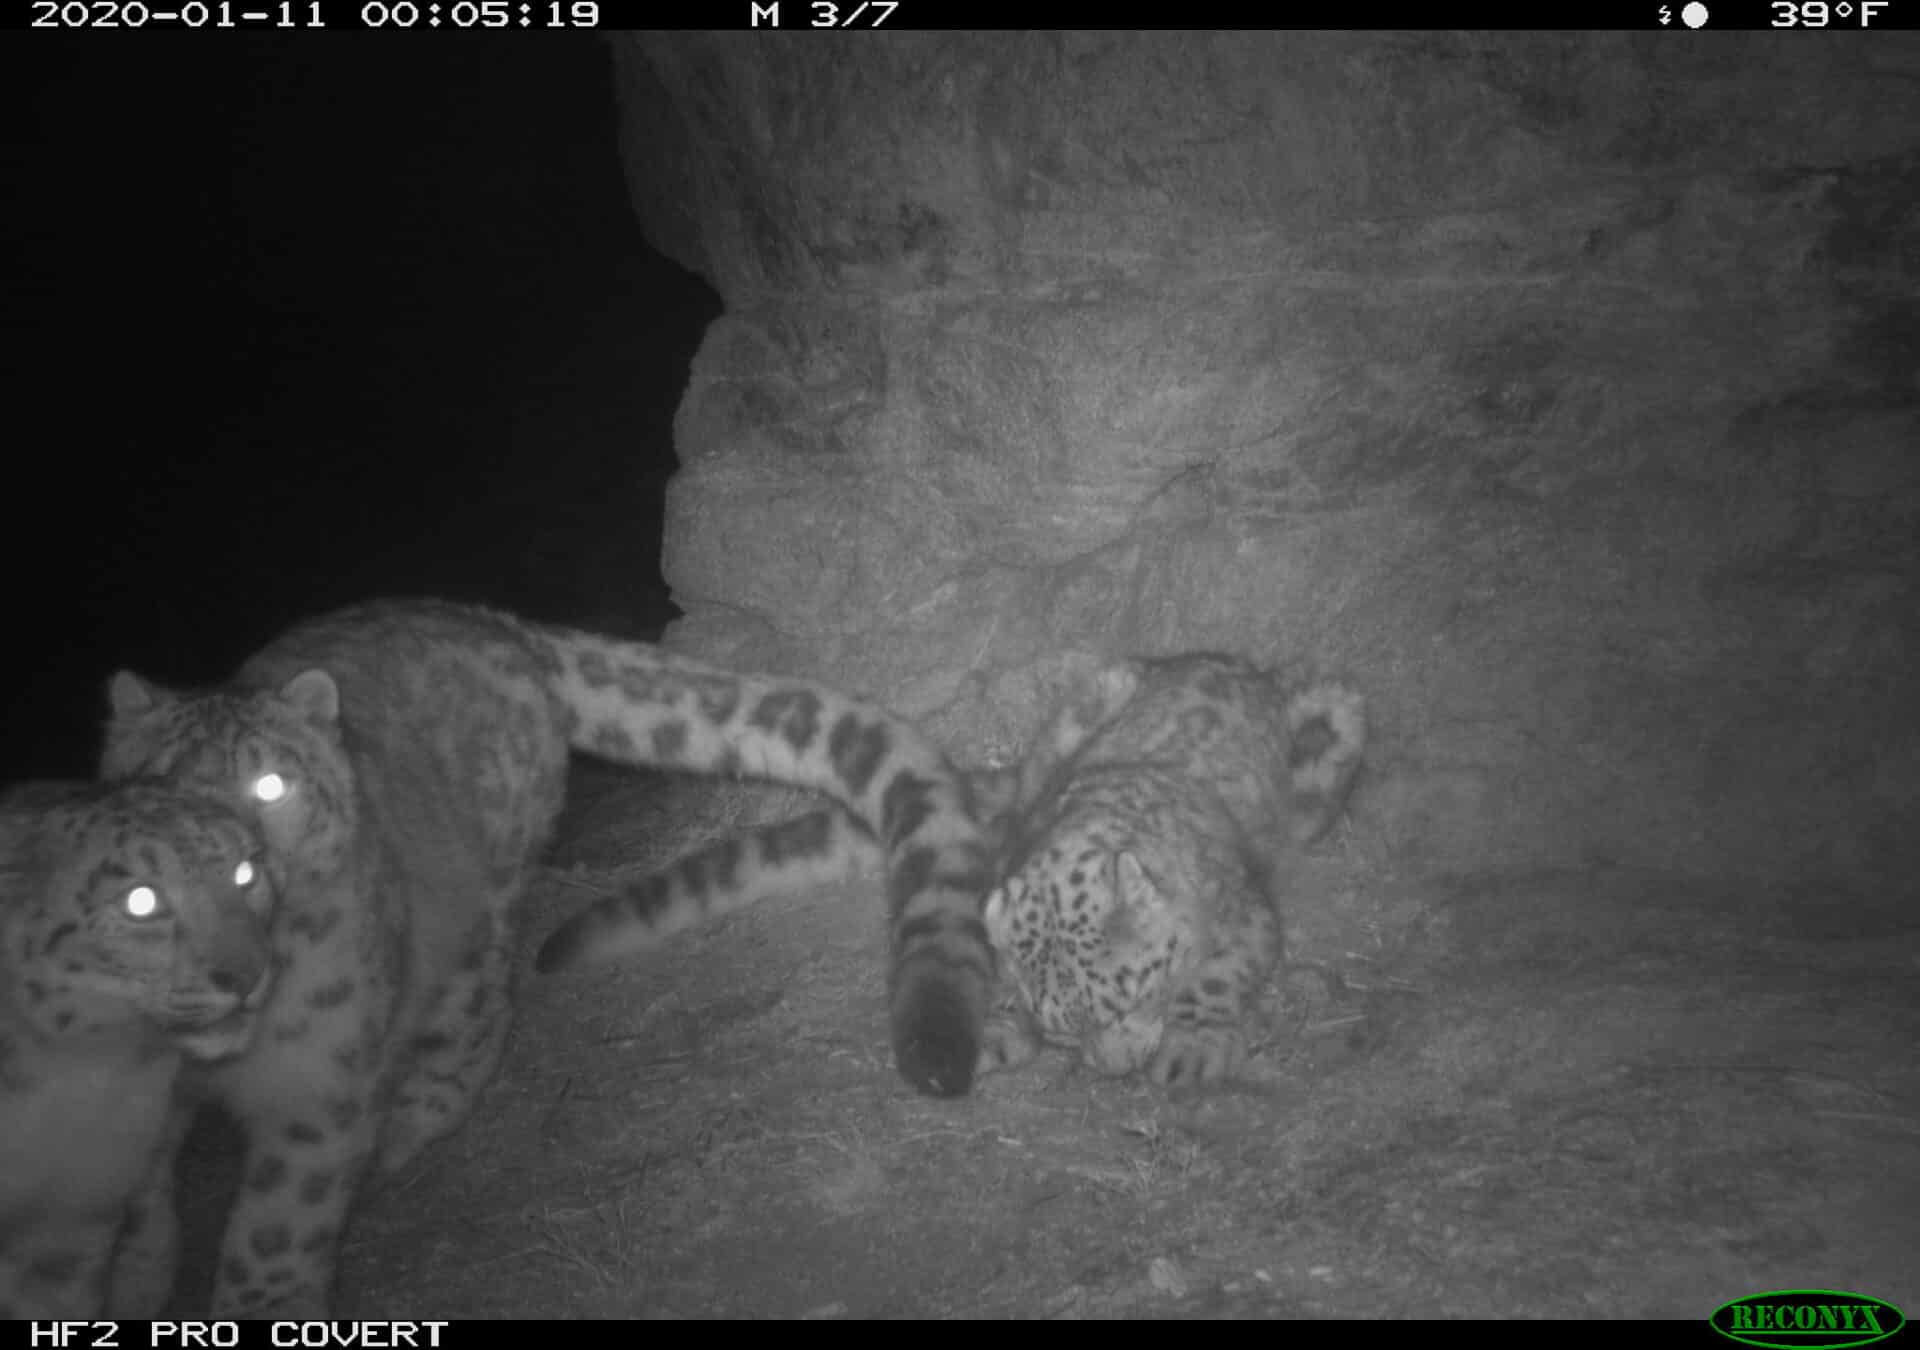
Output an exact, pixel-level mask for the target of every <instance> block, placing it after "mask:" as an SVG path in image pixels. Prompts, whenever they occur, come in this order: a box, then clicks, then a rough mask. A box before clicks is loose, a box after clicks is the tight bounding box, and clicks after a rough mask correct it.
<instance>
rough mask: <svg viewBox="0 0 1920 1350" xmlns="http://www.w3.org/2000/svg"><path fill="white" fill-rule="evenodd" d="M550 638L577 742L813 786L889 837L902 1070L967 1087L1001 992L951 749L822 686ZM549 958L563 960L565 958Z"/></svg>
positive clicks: (973, 822) (980, 858)
mask: <svg viewBox="0 0 1920 1350" xmlns="http://www.w3.org/2000/svg"><path fill="white" fill-rule="evenodd" d="M540 631H541V632H542V633H543V635H544V636H545V637H546V638H547V639H548V642H549V646H550V649H551V651H552V654H553V658H554V666H555V668H554V670H553V674H552V679H553V688H554V691H555V693H556V695H557V696H558V697H559V698H560V699H561V700H562V701H563V702H564V704H565V705H566V707H567V708H568V709H569V710H570V711H571V712H572V714H573V717H574V725H573V728H572V731H571V734H570V739H571V742H572V744H573V746H574V748H576V749H578V750H581V751H584V752H586V753H589V754H594V755H598V756H601V757H603V758H607V759H612V760H616V761H619V762H622V763H629V764H642V765H650V766H655V767H664V768H678V769H685V770H691V771H695V772H702V773H716V774H729V775H731V774H746V775H752V776H755V777H760V778H767V779H771V780H773V781H775V782H782V783H793V784H798V785H800V786H804V787H811V788H815V789H818V790H819V791H822V792H825V793H827V794H828V795H829V796H831V797H833V798H834V799H835V800H837V801H839V802H840V803H841V804H842V805H844V806H846V807H847V809H848V810H850V811H851V812H853V814H854V815H855V816H856V817H858V818H859V819H860V820H861V821H862V822H864V823H865V824H866V825H867V826H868V827H869V828H871V829H872V830H873V831H874V833H875V834H877V835H878V836H879V839H880V841H881V845H882V847H883V849H884V851H885V855H886V860H887V904H888V913H889V915H890V919H891V927H892V935H893V943H892V966H891V979H890V981H889V985H890V988H889V1005H890V1009H891V1023H892V1030H893V1049H894V1063H895V1065H896V1066H897V1067H898V1069H899V1070H900V1073H901V1075H902V1076H903V1077H904V1078H906V1080H907V1081H908V1082H909V1083H911V1084H913V1086H914V1087H916V1088H918V1089H919V1090H920V1091H922V1092H926V1093H930V1094H932V1095H935V1096H958V1095H961V1094H964V1093H965V1092H966V1091H968V1089H969V1088H970V1087H971V1086H972V1083H973V1067H974V1061H975V1058H976V1057H977V1055H978V1051H979V1045H980V1034H981V1030H982V1028H983V1027H984V1025H985V1022H986V1014H987V1004H988V1001H989V998H990V996H991V991H992V987H993V951H992V948H991V947H990V946H989V945H988V943H987V938H986V928H985V926H984V924H983V923H982V922H981V918H980V907H981V904H982V902H983V901H984V899H985V896H986V892H987V890H988V887H989V886H990V885H991V883H992V856H991V855H992V850H991V847H990V845H989V841H988V840H987V839H986V837H985V832H984V830H983V827H982V825H981V822H980V821H979V820H978V819H977V818H976V816H975V813H974V811H973V809H972V806H971V803H970V800H969V795H968V793H967V790H966V785H965V783H964V782H963V781H962V780H961V777H960V775H959V774H958V773H957V772H956V771H955V770H954V768H953V767H952V765H950V764H949V763H948V762H947V759H946V756H945V755H943V754H942V753H941V752H940V750H939V748H938V747H937V746H935V745H934V744H933V743H932V742H931V741H929V740H928V739H927V738H926V737H925V736H924V735H922V734H921V733H920V732H919V731H918V730H917V729H916V728H915V727H914V726H913V725H912V724H911V723H909V722H907V721H905V720H904V719H902V718H899V717H896V716H894V715H893V714H891V713H888V712H886V711H884V710H882V709H879V708H876V707H873V706H872V705H870V704H866V703H863V702H860V701H858V700H856V699H851V698H848V697H847V696H846V695H844V694H841V693H838V692H836V691H835V690H832V689H829V688H827V687H826V686H824V685H819V684H814V683H812V682H810V681H805V680H791V679H785V678H781V677H777V676H751V675H740V674H735V673H733V672H729V671H724V670H719V669H716V668H714V667H712V666H706V665H702V664H701V663H699V662H696V661H691V660H688V659H686V658H684V657H679V656H675V655H673V654H672V653H670V652H664V651H661V650H660V649H658V648H655V647H651V646H647V645H645V644H640V643H631V642H621V641H617V640H615V639H611V638H604V637H600V636H597V635H595V634H591V633H582V632H575V631H570V630H564V629H542V630H540ZM668 903H669V904H671V901H670V900H669V901H668ZM556 936H557V935H556ZM543 955H544V953H543ZM553 960H554V961H555V962H556V963H560V964H564V963H565V951H564V949H563V951H562V953H561V954H560V955H557V956H555V957H554V958H553ZM547 968H558V965H557V964H556V965H554V966H550V967H547Z"/></svg>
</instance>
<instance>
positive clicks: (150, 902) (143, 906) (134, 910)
mask: <svg viewBox="0 0 1920 1350" xmlns="http://www.w3.org/2000/svg"><path fill="white" fill-rule="evenodd" d="M120 903H121V904H123V905H124V906H126V910H127V915H128V917H129V918H134V919H151V918H152V917H153V916H154V915H156V914H158V913H159V912H160V910H161V908H162V906H161V903H160V893H159V892H158V891H156V890H154V889H153V887H151V886H135V887H134V888H133V889H132V890H130V891H128V892H127V895H126V898H125V899H124V900H122V901H121V902H120Z"/></svg>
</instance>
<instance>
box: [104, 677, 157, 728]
mask: <svg viewBox="0 0 1920 1350" xmlns="http://www.w3.org/2000/svg"><path fill="white" fill-rule="evenodd" d="M172 698H173V695H171V694H169V693H168V692H167V691H166V690H164V689H162V688H161V687H160V686H159V685H157V684H154V683H153V682H152V681H151V680H145V679H142V678H141V677H140V676H138V675H136V674H134V673H133V672H132V671H130V670H121V671H115V672H114V676H113V678H112V679H111V680H108V681H107V709H108V711H109V712H111V713H112V714H113V716H114V717H116V718H120V717H139V716H141V715H143V714H145V713H150V712H152V711H153V710H154V709H155V708H158V707H159V706H161V705H162V704H164V703H167V702H170V701H171V700H172Z"/></svg>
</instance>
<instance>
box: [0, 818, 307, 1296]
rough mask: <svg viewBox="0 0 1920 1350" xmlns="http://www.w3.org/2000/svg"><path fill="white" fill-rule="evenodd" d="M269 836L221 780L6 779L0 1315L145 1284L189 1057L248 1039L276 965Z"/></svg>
mask: <svg viewBox="0 0 1920 1350" xmlns="http://www.w3.org/2000/svg"><path fill="white" fill-rule="evenodd" d="M265 851H266V849H265V842H264V841H263V840H262V838H261V837H260V834H259V832H258V830H257V829H256V828H255V826H254V825H253V822H252V821H251V820H249V819H248V818H247V817H246V816H245V815H244V814H242V813H239V812H236V811H235V810H233V809H232V808H231V807H230V806H228V805H227V804H226V802H225V801H224V800H222V799H221V798H219V797H215V796H211V795H209V794H205V793H196V792H190V791H183V790H180V789H177V788H173V787H169V786H160V785H156V784H154V783H150V782H145V781H138V780H136V781H132V782H126V783H116V784H106V785H102V784H97V783H34V784H26V785H22V786H20V787H16V788H13V789H10V790H8V791H7V792H6V793H5V794H4V795H0V1317H4V1318H95V1317H99V1316H101V1315H102V1314H106V1313H112V1314H118V1313H120V1312H121V1311H122V1308H123V1305H124V1304H126V1303H129V1302H131V1303H139V1302H142V1301H144V1300H145V1299H146V1297H147V1293H146V1287H147V1285H148V1282H150V1281H151V1280H152V1279H153V1278H154V1271H153V1269H152V1268H151V1266H150V1265H149V1264H147V1261H148V1258H149V1256H150V1254H151V1248H152V1244H153V1242H154V1241H155V1239H156V1238H158V1239H159V1240H161V1241H163V1242H164V1241H167V1240H168V1239H167V1238H166V1236H165V1234H166V1233H167V1232H170V1225H171V1223H172V1211H171V1207H170V1206H167V1207H164V1212H159V1213H156V1212H155V1211H154V1210H153V1208H152V1207H151V1205H149V1204H147V1203H146V1202H145V1199H144V1197H145V1196H147V1195H148V1194H149V1193H150V1191H151V1188H153V1187H154V1186H156V1185H164V1184H165V1179H166V1177H167V1176H168V1175H170V1169H171V1164H172V1161H173V1153H172V1150H171V1149H170V1148H169V1147H168V1142H169V1128H170V1127H169V1119H170V1116H171V1113H172V1110H173V1089H174V1082H175V1078H176V1076H177V1074H178V1073H179V1071H180V1068H181V1064H182V1060H183V1058H188V1059H195V1060H217V1059H222V1058H227V1057H230V1056H232V1055H234V1054H237V1053H239V1052H240V1051H241V1050H243V1049H244V1048H245V1047H246V1046H247V1045H248V1043H249V1042H250V1041H251V1039H252V1036H253V1033H254V1027H255V1022H256V1017H257V1012H258V1009H259V1008H260V1005H261V1002H262V1000H263V999H264V998H265V997H266V994H267V991H268V989H269V987H270V985H271V982H272V951H271V948H270V947H269V945H268V923H269V920H270V919H271V917H272V911H273V906H274V892H273V887H272V885H271V883H270V882H269V880H268V877H267V870H266V867H265ZM116 1242H118V1243H119V1244H120V1252H119V1257H118V1259H117V1260H115V1259H114V1254H115V1245H116ZM110 1268H111V1271H112V1279H111V1284H110V1283H109V1269H110ZM164 1292H165V1291H164V1290H162V1291H161V1293H162V1294H164Z"/></svg>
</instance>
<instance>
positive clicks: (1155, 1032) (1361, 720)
mask: <svg viewBox="0 0 1920 1350" xmlns="http://www.w3.org/2000/svg"><path fill="white" fill-rule="evenodd" d="M1365 739H1366V724H1365V711H1364V703H1363V701H1362V699H1361V698H1360V696H1359V695H1357V694H1354V693H1352V692H1350V691H1348V690H1346V689H1344V688H1342V687H1340V686H1338V685H1332V684H1324V685H1316V686H1314V687H1312V688H1309V689H1306V690H1304V691H1302V692H1298V693H1295V694H1291V695H1290V694H1288V692H1287V691H1286V689H1285V688H1284V686H1283V684H1282V682H1281V681H1280V680H1279V678H1278V677H1277V676H1274V675H1272V674H1269V673H1267V672H1264V671H1261V670H1259V669H1258V668H1256V667H1254V666H1252V665H1250V664H1248V663H1246V662H1244V661H1241V660H1239V659H1237V658H1233V657H1224V656H1205V655H1193V656H1180V657H1171V658H1166V659H1162V660H1142V661H1134V662H1123V663H1119V664H1116V665H1114V666H1111V667H1109V668H1107V669H1106V670H1105V671H1103V672H1101V673H1100V675H1099V676H1098V677H1097V679H1096V680H1094V681H1093V682H1092V684H1091V686H1090V687H1089V688H1088V689H1085V690H1083V691H1081V693H1080V694H1079V696H1078V697H1077V698H1076V699H1074V700H1072V701H1070V702H1068V703H1067V704H1066V705H1065V706H1063V708H1062V709H1061V710H1060V711H1059V712H1058V713H1057V714H1056V715H1055V717H1054V718H1053V719H1052V721H1051V722H1050V724H1049V725H1048V727H1047V729H1046V731H1045V732H1044V733H1043V735H1042V736H1041V737H1040V738H1039V739H1038V741H1037V742H1036V746H1035V748H1034V750H1033V751H1031V752H1030V753H1029V755H1028V757H1027V758H1026V760H1024V761H1023V762H1022V763H1020V764H1018V765H1016V766H1014V767H1013V768H1012V769H1010V770H1006V771H978V772H974V773H971V774H969V775H968V778H969V783H968V786H969V790H970V791H971V792H972V793H973V794H974V796H975V799H976V814H977V815H978V816H979V817H980V818H981V820H982V821H983V823H984V824H985V825H986V826H987V829H988V834H989V836H990V837H992V838H994V839H995V840H996V848H997V850H998V854H999V862H1000V865H1001V869H1002V871H1001V875H1002V876H1003V878H1004V879H1003V880H1002V882H1001V883H1000V884H999V885H998V886H996V887H995V888H994V890H993V891H992V893H991V895H990V896H989V897H988V899H987V903H986V906H985V911H984V916H983V922H982V924H981V926H980V927H979V928H977V929H974V930H970V931H957V932H956V933H955V934H954V935H953V936H952V937H951V938H950V940H949V941H948V942H947V943H946V944H945V947H944V948H943V950H944V951H945V952H946V953H947V955H948V957H949V959H950V960H951V961H952V963H953V965H954V967H955V968H956V969H957V970H963V971H965V972H967V974H968V975H969V977H970V978H972V979H974V980H976V981H977V982H978V987H977V989H976V990H975V991H973V997H975V998H977V999H978V1000H979V1001H980V1005H981V1006H985V1005H986V1004H987V1003H988V1002H989V1001H990V991H991V990H992V988H993V981H994V979H995V970H996V959H995V958H996V953H997V956H998V962H997V964H998V965H999V966H1002V967H1004V973H1005V974H1006V975H1007V977H1008V978H1007V979H1006V980H1005V981H1004V983H1003V987H1002V990H1001V992H1002V993H1003V994H1007V995H1009V996H1010V998H1009V999H1008V1002H1009V1003H1010V1004H1011V1008H1012V1015H1011V1016H1001V1017H998V1018H996V1019H994V1020H993V1022H992V1023H991V1025H990V1026H989V1027H988V1028H987V1031H986V1034H985V1037H984V1039H983V1041H982V1044H981V1051H980V1055H979V1059H978V1062H977V1064H976V1072H977V1073H986V1072H990V1071H992V1070H995V1069H999V1068H1003V1067H1007V1066H1009V1065H1013V1064H1018V1063H1021V1062H1023V1061H1025V1060H1026V1059H1028V1058H1031V1056H1032V1055H1033V1053H1034V1052H1035V1051H1036V1050H1037V1049H1038V1046H1039V1044H1040V1043H1041V1042H1042V1041H1043V1040H1054V1041H1064V1042H1067V1043H1069V1044H1073V1045H1076V1046H1078V1047H1079V1048H1080V1049H1081V1051H1082V1053H1083V1054H1084V1056H1085V1057H1086V1059H1087V1060H1088V1062H1089V1063H1090V1064H1091V1065H1093V1066H1094V1067H1095V1068H1097V1069H1101V1070H1103V1071H1105V1072H1110V1073H1127V1072H1131V1071H1133V1070H1135V1069H1138V1068H1141V1067H1147V1068H1149V1069H1150V1071H1151V1074H1152V1076H1153V1078H1154V1079H1155V1080H1156V1081H1158V1082H1161V1083H1166V1084H1176V1083H1183V1082H1187V1081H1205V1080H1209V1079H1215V1078H1220V1077H1224V1076H1227V1075H1229V1074H1231V1073H1232V1072H1233V1071H1234V1070H1235V1069H1236V1068H1237V1066H1238V1062H1239V1059H1240V1056H1241V1053H1242V1050H1243V1048H1244V1040H1245V1036H1244V1023H1245V1021H1246V1019H1247V1017H1248V1015H1249V1014H1250V1012H1251V1011H1252V1008H1253V1003H1254V1000H1255V998H1256V996H1257V993H1258V989H1259V987H1260V984H1261V983H1262V982H1263V981H1264V980H1265V979H1266V978H1267V977H1268V975H1269V974H1270V973H1271V972H1272V970H1273V968H1274V967H1275V966H1276V965H1277V964H1278V962H1279V960H1280V958H1281V954H1282V953H1281V946H1282V943H1281V935H1280V923H1279V919H1278V916H1277V911H1276V904H1277V896H1276V895H1275V893H1274V892H1275V890H1276V888H1277V887H1278V886H1280V885H1281V884H1283V880H1284V863H1285V860H1286V855H1287V854H1289V853H1291V851H1292V850H1293V849H1295V848H1296V847H1298V846H1299V845H1301V844H1304V843H1307V842H1310V841H1311V840H1312V839H1313V838H1314V837H1316V836H1317V835H1319V834H1320V833H1321V832H1322V831H1323V830H1325V828H1326V827H1327V826H1328V824H1330V823H1331V821H1332V820H1333V819H1334V817H1335V816H1336V815H1337V814H1338V812H1339V809H1340V806H1341V804H1342V802H1343V801H1344V799H1345V796H1346V793H1347V791H1348V789H1349V787H1350V785H1351V783H1352V780H1353V776H1354V772H1355V770H1356V769H1357V768H1358V765H1359V760H1360V755H1361V753H1362V751H1363V749H1364V746H1365ZM872 851H873V844H872V842H871V839H870V837H869V836H868V834H867V832H866V831H865V830H864V829H862V827H861V826H860V825H859V824H858V822H856V821H851V820H849V819H848V818H846V817H845V816H844V815H842V814H840V813H836V812H831V811H820V812H814V813H810V814H808V815H804V816H800V817H797V818H795V819H794V820H791V821H786V822H783V823H781V824H777V825H772V826H766V827H763V828H761V829H758V830H755V831H750V832H748V833H746V834H743V835H737V836H734V837H733V838H730V839H727V840H724V841H721V842H720V843H718V844H715V845H713V846H711V847H709V848H706V849H703V850H701V851H699V852H697V853H694V854H692V855H689V856H688V857H686V858H683V859H681V860H679V861H678V862H676V863H675V864H674V865H673V866H671V867H669V868H667V869H666V870H664V871H662V872H659V873H656V874H654V875H653V876H650V877H646V878H643V879H641V880H640V881H637V882H635V883H633V884H632V885H630V886H628V887H625V888H623V890H622V891H621V892H620V893H618V894H616V895H613V896H609V897H608V898H606V899H604V900H602V901H600V902H598V903H596V904H595V905H593V906H591V907H589V908H588V909H587V910H584V911H583V912H581V913H580V914H578V915H576V916H574V917H573V918H572V919H570V920H568V921H567V923H565V924H563V925H562V926H561V927H560V928H559V929H557V930H555V932H554V933H553V934H552V935H551V936H550V937H548V939H547V941H546V943H545V944H544V945H543V946H542V948H541V950H540V956H539V968H540V969H541V970H543V971H553V970H561V969H566V968H569V967H572V966H577V965H587V964H597V963H600V962H604V961H610V960H615V959H618V958H620V957H622V956H625V955H628V954H630V953H634V952H638V951H644V950H647V949H649V948H651V947H653V946H655V945H657V944H658V943H660V942H661V941H663V940H664V939H665V938H666V937H668V936H670V935H671V934H673V933H675V932H679V931H681V930H683V929H685V928H689V927H692V926H694V925H696V924H698V923H701V922H704V921H706V920H707V919H710V918H713V917H715V916H718V915H720V914H724V913H730V912H732V911H734V910H737V909H740V908H743V907H745V906H746V905H749V904H752V903H754V902H755V901H757V900H759V899H762V898H764V897H766V896H769V895H774V894H779V893H781V892H784V891H790V890H793V889H795V888H797V887H799V886H802V885H807V884H812V883H816V882H820V881H827V880H832V879H836V878H838V877H839V876H840V875H842V874H843V873H844V871H845V870H846V869H847V868H848V867H849V866H850V865H851V864H852V863H854V862H856V861H857V860H858V859H859V858H861V857H862V856H863V854H864V855H870V854H871V853H872Z"/></svg>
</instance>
